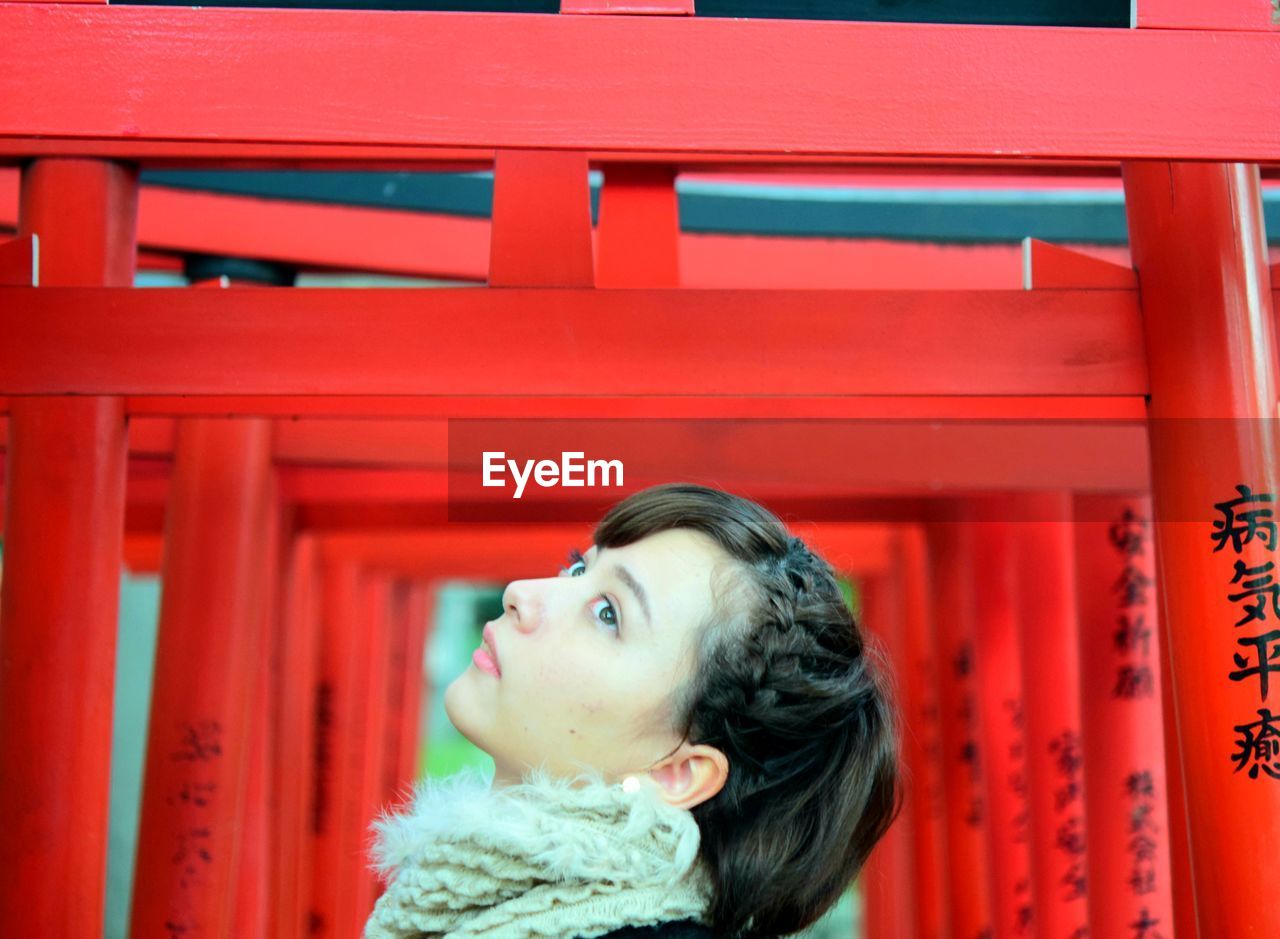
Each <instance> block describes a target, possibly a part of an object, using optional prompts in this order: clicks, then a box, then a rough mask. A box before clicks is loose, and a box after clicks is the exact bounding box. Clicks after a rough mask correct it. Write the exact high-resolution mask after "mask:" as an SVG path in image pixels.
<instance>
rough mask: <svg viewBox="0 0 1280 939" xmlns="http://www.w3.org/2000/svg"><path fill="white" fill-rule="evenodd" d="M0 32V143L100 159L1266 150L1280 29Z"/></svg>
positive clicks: (1270, 143)
mask: <svg viewBox="0 0 1280 939" xmlns="http://www.w3.org/2000/svg"><path fill="white" fill-rule="evenodd" d="M0 34H3V35H4V36H5V37H6V39H7V40H8V43H7V45H8V48H9V49H10V50H11V52H12V54H11V57H10V60H9V63H8V64H9V68H8V69H6V70H5V72H4V75H3V76H0V100H3V101H5V102H7V115H8V116H7V119H6V131H7V134H8V135H10V136H9V140H13V139H15V138H17V139H22V138H26V139H30V138H33V137H53V138H58V137H75V138H80V139H85V138H89V139H96V140H98V141H104V142H110V143H111V144H112V145H113V149H114V150H115V151H116V152H115V154H113V155H118V156H123V155H125V154H131V155H135V156H136V155H138V154H140V153H141V152H142V151H144V150H145V149H146V145H147V144H149V143H151V142H162V141H163V142H173V141H184V143H183V144H182V147H181V148H178V152H184V151H185V152H186V153H187V154H190V155H192V156H194V155H196V154H198V153H199V151H200V150H201V149H202V148H203V147H208V146H209V145H214V144H216V145H217V146H218V147H219V148H220V152H221V153H223V154H228V155H231V154H234V153H235V152H236V149H237V147H239V148H240V149H242V151H243V150H248V151H252V150H253V149H254V148H255V147H260V146H262V145H264V144H267V145H282V144H283V145H305V144H311V145H312V146H310V147H305V146H299V147H298V149H299V150H300V151H301V152H302V153H309V154H311V159H312V160H316V159H325V158H326V157H325V154H326V152H327V151H328V152H332V153H333V154H334V156H338V154H339V153H340V151H337V150H335V149H334V148H339V147H343V146H360V145H372V146H379V147H387V146H400V147H406V148H407V147H412V146H416V147H442V148H446V149H447V150H449V151H451V152H450V154H449V159H454V160H456V158H457V149H458V148H463V147H475V148H479V149H480V150H482V151H492V150H493V149H495V148H542V147H545V148H562V149H582V150H591V151H613V152H620V153H626V154H628V155H633V154H639V153H646V152H648V153H653V152H657V151H662V152H666V153H672V152H679V153H690V152H695V151H696V152H698V153H702V154H717V153H718V154H735V153H742V154H758V155H768V156H770V157H771V158H773V159H775V160H777V159H785V158H787V157H788V156H790V155H792V154H796V155H824V156H832V157H835V156H897V155H899V154H914V155H917V156H967V157H984V158H1000V159H1006V160H1007V159H1010V158H1015V157H1016V158H1018V159H1022V158H1025V157H1064V158H1072V159H1081V158H1112V159H1114V158H1140V157H1150V158H1164V159H1173V158H1194V159H1220V160H1227V159H1233V160H1270V159H1274V157H1275V155H1276V153H1277V148H1278V146H1280V120H1277V117H1280V88H1278V87H1277V85H1276V83H1275V81H1274V80H1273V79H1274V76H1275V74H1276V73H1277V71H1280V46H1277V45H1276V43H1275V42H1274V41H1273V37H1272V36H1271V35H1269V34H1259V33H1250V32H1227V33H1221V32H1194V31H1184V30H1136V31H1128V30H1089V29H1062V28H1035V27H1020V28H1008V27H983V26H949V25H943V26H939V25H923V24H887V23H886V24H879V23H832V22H805V21H768V20H733V19H719V18H702V17H661V16H660V17H640V18H636V17H627V18H619V17H611V16H536V15H502V14H457V13H442V14H437V13H408V14H403V15H397V17H396V28H395V29H394V30H388V29H387V18H386V16H385V14H384V13H382V12H378V11H367V12H366V11H337V10H316V11H306V12H304V11H300V10H287V11H285V10H269V9H268V10H230V9H228V10H218V11H217V12H216V14H210V13H209V12H208V11H205V10H189V9H180V8H148V7H132V8H124V7H121V8H116V7H105V8H96V7H94V8H89V7H83V6H81V7H78V8H75V9H69V8H66V7H63V6H62V5H59V4H48V5H46V4H6V5H5V8H4V9H3V10H0ZM191 48H199V49H201V50H202V52H203V54H202V55H200V56H198V57H192V56H191V55H189V50H190V49H191ZM620 48H625V49H627V50H628V54H627V55H626V56H625V57H620V56H618V54H617V50H618V49H620ZM120 61H128V62H132V63H134V67H132V68H129V69H123V70H122V69H118V68H116V67H115V65H116V63H118V62H120ZM761 62H768V63H770V68H767V69H761V68H760V67H759V66H760V63H761ZM1187 62H1195V63H1196V67H1195V68H1194V69H1189V68H1187V67H1186V63H1187ZM1100 74H1105V75H1107V76H1108V81H1107V82H1106V83H1105V84H1104V85H1101V86H1100V85H1099V83H1098V81H1097V76H1098V75H1100ZM778 75H785V76H787V81H786V82H785V84H779V83H778V82H777V81H776V77H777V76H778ZM403 76H413V79H412V81H406V80H403ZM211 87H216V88H218V89H219V91H220V93H219V95H218V96H217V97H216V98H211V97H210V96H208V95H206V94H204V93H203V92H204V91H205V90H206V89H208V88H211ZM588 88H589V89H591V94H589V95H588V94H584V93H583V90H584V89H588ZM726 89H732V93H729V94H726ZM1046 101H1052V102H1053V103H1054V106H1053V107H1052V108H1046V107H1045V102H1046ZM389 102H390V104H391V106H388V104H389ZM531 115H535V116H536V117H534V118H531ZM230 141H239V142H241V143H240V144H239V145H236V144H232V143H229V142H230ZM95 146H98V144H95ZM14 149H15V148H14V147H13V146H12V144H9V145H7V146H0V154H2V153H8V154H13V153H14ZM104 155H105V154H104ZM299 158H300V159H302V158H303V157H301V156H300V157H299ZM339 158H340V157H339ZM410 158H411V156H410V154H408V153H405V154H404V157H403V159H405V160H408V159H410ZM331 165H332V164H331Z"/></svg>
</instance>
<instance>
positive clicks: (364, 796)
mask: <svg viewBox="0 0 1280 939" xmlns="http://www.w3.org/2000/svg"><path fill="white" fill-rule="evenodd" d="M360 601H361V609H360V613H361V619H362V624H361V625H362V636H361V639H362V640H363V641H362V645H361V648H360V650H359V659H358V660H357V666H358V667H359V668H360V672H359V674H358V675H357V681H358V683H359V684H358V688H359V691H358V693H357V696H356V701H357V702H358V704H359V711H358V713H357V714H356V715H355V721H356V724H357V730H358V733H359V738H358V740H357V741H356V746H355V747H353V749H352V752H351V754H350V756H351V758H352V759H353V760H355V761H356V766H357V767H358V776H357V779H358V781H359V785H358V788H357V789H355V790H354V791H353V793H352V794H353V795H354V796H355V799H354V800H353V804H352V805H351V806H350V812H351V816H350V822H349V825H350V831H351V833H352V835H354V836H355V838H356V840H355V842H354V843H353V844H352V846H351V849H350V852H349V856H351V857H352V858H354V859H355V860H356V863H357V866H356V869H355V870H354V871H353V872H352V875H353V878H354V880H355V883H356V892H355V904H354V907H353V910H352V916H353V919H352V922H351V926H350V927H349V928H348V930H347V933H346V934H347V935H359V934H360V933H361V932H362V931H363V928H364V924H365V921H366V920H368V918H369V914H371V913H372V912H373V903H374V900H375V899H376V898H377V891H378V888H379V886H380V882H379V880H378V878H377V875H375V874H374V872H373V870H372V868H371V867H370V866H369V862H368V848H369V844H370V841H371V840H372V836H371V834H370V830H369V826H370V825H371V824H372V823H373V820H374V819H375V818H376V817H377V815H378V812H379V810H381V808H382V807H383V805H384V804H385V803H384V800H383V788H382V786H383V780H384V777H385V767H386V763H385V758H386V737H387V732H386V726H387V721H388V715H389V713H390V712H389V703H390V701H389V696H388V684H389V680H388V679H389V677H390V665H391V627H392V624H391V614H392V609H391V579H390V577H389V576H388V575H387V574H384V573H372V572H371V573H369V574H367V575H366V577H365V580H364V585H363V590H362V594H361V598H360Z"/></svg>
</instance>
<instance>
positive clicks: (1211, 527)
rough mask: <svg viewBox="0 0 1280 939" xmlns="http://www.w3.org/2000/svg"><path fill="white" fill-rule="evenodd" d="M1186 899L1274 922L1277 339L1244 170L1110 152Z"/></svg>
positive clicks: (1277, 915) (1279, 720) (1279, 805)
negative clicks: (1119, 168)
mask: <svg viewBox="0 0 1280 939" xmlns="http://www.w3.org/2000/svg"><path fill="white" fill-rule="evenodd" d="M1124 185H1125V200H1126V207H1127V211H1128V218H1129V234H1130V244H1131V245H1132V249H1133V257H1134V266H1135V267H1136V269H1137V271H1138V278H1139V284H1140V287H1141V294H1142V310H1143V324H1144V329H1145V331H1146V348H1147V362H1148V369H1149V373H1150V391H1151V393H1150V405H1149V415H1150V418H1151V421H1150V434H1149V436H1150V443H1151V454H1152V459H1151V467H1152V493H1153V498H1154V503H1155V515H1156V539H1157V541H1158V550H1157V555H1158V558H1159V564H1160V578H1159V583H1160V589H1161V591H1162V594H1163V606H1164V609H1165V611H1166V615H1167V618H1168V637H1169V647H1170V648H1169V652H1170V659H1171V662H1172V675H1171V678H1172V681H1173V697H1174V702H1175V706H1176V711H1177V727H1178V737H1179V739H1178V748H1179V751H1180V753H1181V757H1182V764H1183V781H1184V783H1185V786H1186V799H1187V806H1188V812H1189V815H1188V819H1189V835H1190V847H1191V852H1192V865H1193V866H1192V873H1193V876H1194V879H1195V896H1196V914H1197V917H1198V919H1199V923H1200V931H1201V933H1202V934H1203V935H1205V936H1232V937H1236V936H1239V937H1246V939H1247V937H1261V936H1275V935H1280V908H1277V907H1276V905H1275V904H1274V903H1266V902H1263V901H1262V898H1264V897H1267V896H1270V894H1271V892H1272V891H1273V890H1274V876H1273V872H1272V869H1271V867H1272V866H1271V865H1268V864H1266V863H1262V861H1261V859H1264V858H1268V857H1271V856H1273V855H1274V852H1275V846H1276V844H1277V842H1278V840H1280V747H1278V746H1277V744H1278V743H1280V713H1278V712H1280V709H1278V708H1277V706H1276V702H1277V699H1278V697H1280V695H1278V694H1277V692H1276V690H1275V689H1273V688H1272V687H1271V684H1272V682H1271V678H1273V677H1275V676H1274V672H1275V662H1276V659H1277V657H1280V629H1277V627H1278V626H1280V606H1277V605H1276V604H1275V603H1274V602H1273V600H1274V599H1275V597H1276V593H1275V584H1276V579H1275V561H1276V548H1277V544H1276V540H1277V539H1276V528H1275V498H1276V495H1277V490H1278V489H1280V470H1278V468H1277V460H1278V454H1277V449H1278V448H1277V435H1276V426H1275V423H1276V421H1275V418H1276V403H1277V385H1276V382H1277V376H1276V347H1275V336H1274V334H1273V330H1274V320H1273V312H1274V311H1273V310H1272V306H1271V283H1270V274H1269V271H1268V268H1267V250H1266V239H1265V233H1264V230H1263V222H1262V206H1261V197H1260V187H1259V179H1258V169H1257V167H1256V166H1253V165H1242V164H1215V163H1196V164H1182V163H1175V164H1169V163H1160V162H1151V163H1131V164H1125V166H1124Z"/></svg>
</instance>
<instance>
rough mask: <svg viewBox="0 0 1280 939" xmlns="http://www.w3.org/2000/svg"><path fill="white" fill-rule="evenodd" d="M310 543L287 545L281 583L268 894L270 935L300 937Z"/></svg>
mask: <svg viewBox="0 0 1280 939" xmlns="http://www.w3.org/2000/svg"><path fill="white" fill-rule="evenodd" d="M317 586H318V585H317V573H316V543H315V539H314V538H313V537H311V536H309V535H305V534H304V535H298V536H295V537H294V538H293V539H292V541H291V544H290V548H289V554H288V560H287V562H286V574H285V578H284V584H283V590H284V597H283V604H282V606H283V609H282V611H281V628H280V629H279V630H277V631H276V633H275V651H274V659H275V661H276V663H277V665H276V673H277V674H276V682H275V688H276V700H275V707H274V709H273V719H274V722H275V747H274V754H275V758H274V760H273V764H272V772H273V775H274V782H273V787H274V789H275V791H276V792H277V793H278V796H277V799H276V810H275V828H274V833H273V840H274V843H275V852H276V856H275V865H274V866H275V870H276V876H275V879H274V884H275V894H274V896H273V898H272V899H273V903H272V908H273V911H274V912H273V914H272V915H273V926H272V931H273V934H274V935H275V936H277V937H279V939H290V937H293V936H302V935H306V934H307V930H308V918H307V913H308V909H307V907H308V903H307V901H308V898H309V896H310V889H311V882H312V868H313V858H314V852H313V850H312V845H311V825H312V819H313V812H314V808H315V806H314V802H313V796H314V786H315V762H314V749H315V739H316V719H315V717H316V715H315V710H316V685H317V681H316V679H317V673H318V667H319V602H318V597H317V592H318V591H317Z"/></svg>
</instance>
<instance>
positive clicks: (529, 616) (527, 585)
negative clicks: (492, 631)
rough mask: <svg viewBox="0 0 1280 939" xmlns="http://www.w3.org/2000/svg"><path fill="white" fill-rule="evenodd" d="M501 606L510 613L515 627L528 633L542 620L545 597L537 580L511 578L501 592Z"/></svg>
mask: <svg viewBox="0 0 1280 939" xmlns="http://www.w3.org/2000/svg"><path fill="white" fill-rule="evenodd" d="M502 606H503V608H504V609H505V610H506V611H507V612H508V613H510V614H511V619H512V621H513V622H514V623H515V626H516V629H518V630H520V631H521V632H523V633H530V632H533V631H534V630H535V629H537V628H538V623H539V622H541V621H542V616H543V613H544V607H545V597H544V595H543V591H542V590H540V589H539V587H538V583H537V581H533V580H513V581H512V582H511V583H509V584H507V589H506V590H504V591H503V592H502Z"/></svg>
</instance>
